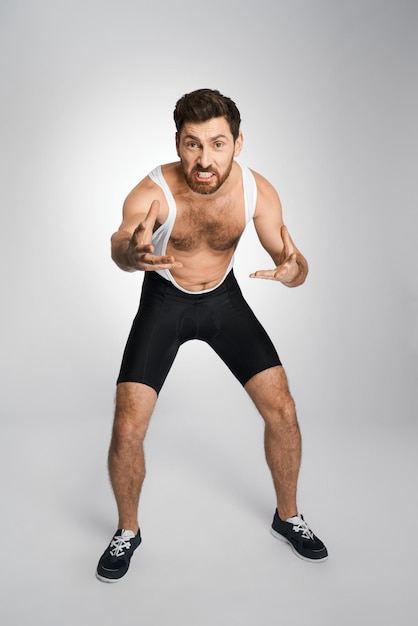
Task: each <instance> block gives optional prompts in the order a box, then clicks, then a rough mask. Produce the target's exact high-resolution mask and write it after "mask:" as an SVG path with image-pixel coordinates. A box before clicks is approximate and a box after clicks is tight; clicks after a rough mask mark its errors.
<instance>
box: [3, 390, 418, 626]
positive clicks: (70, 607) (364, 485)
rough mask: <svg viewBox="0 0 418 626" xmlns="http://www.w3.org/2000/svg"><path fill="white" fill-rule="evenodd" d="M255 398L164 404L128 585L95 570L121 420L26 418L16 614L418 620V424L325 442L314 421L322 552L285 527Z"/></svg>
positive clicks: (13, 585) (12, 544) (14, 529)
mask: <svg viewBox="0 0 418 626" xmlns="http://www.w3.org/2000/svg"><path fill="white" fill-rule="evenodd" d="M242 402H243V405H242V406H239V407H237V408H238V409H239V410H238V411H237V412H236V413H234V414H231V415H229V414H226V413H223V412H222V411H221V410H218V412H217V415H215V414H214V413H215V412H214V411H213V403H212V406H211V404H210V402H209V406H208V407H206V408H205V409H202V411H201V413H202V415H201V416H198V415H196V413H195V409H196V407H195V406H194V405H193V403H192V406H191V407H190V410H189V411H183V413H181V414H180V413H169V412H168V411H166V408H167V406H166V405H165V404H164V402H163V403H162V407H161V408H160V409H157V411H156V414H155V415H154V418H153V422H152V425H151V427H150V431H149V433H148V436H147V448H146V449H147V462H148V475H147V480H146V483H145V486H144V490H143V497H142V503H141V509H140V510H141V517H140V523H141V528H142V534H143V543H142V545H141V546H140V548H139V549H138V550H137V552H136V553H135V556H134V558H133V559H132V562H131V568H130V570H129V572H128V574H127V575H126V577H125V578H124V579H123V580H121V581H120V582H119V583H117V584H113V585H110V584H104V583H101V582H99V581H98V580H96V578H95V575H94V573H95V567H96V563H97V560H98V557H99V556H100V554H101V552H102V551H103V549H104V548H105V547H106V545H107V543H108V541H109V539H110V537H111V535H112V534H113V531H114V523H115V509H114V504H113V497H112V494H111V491H110V487H109V484H108V479H107V475H106V458H105V457H106V449H107V445H108V437H109V429H110V421H109V420H107V421H106V420H103V419H101V420H99V419H97V418H95V419H87V418H86V420H85V422H84V423H81V422H80V420H78V421H77V420H74V421H72V422H71V420H69V419H67V420H66V421H65V423H59V422H58V421H56V422H53V421H52V420H51V421H50V422H46V421H43V422H42V421H41V422H38V424H35V421H29V420H25V419H24V418H23V417H21V418H20V419H18V418H16V419H15V420H14V423H13V425H9V429H8V433H7V434H8V436H7V445H5V446H4V450H3V454H2V472H1V481H2V500H3V504H5V503H7V505H6V508H5V509H3V516H2V519H3V523H4V528H3V541H4V543H3V550H2V554H3V559H4V561H3V563H4V567H3V568H2V569H1V588H2V601H1V608H0V614H1V623H2V624H4V625H5V626H25V625H26V624H34V623H36V624H42V625H43V626H49V625H51V626H52V625H54V626H56V625H57V624H60V625H61V626H73V625H77V626H84V625H87V624H101V625H103V626H113V625H114V624H115V623H118V624H125V625H127V626H129V625H130V624H144V625H146V626H154V625H155V626H165V625H170V626H171V625H173V626H174V625H175V626H177V625H178V626H232V625H235V624H236V625H237V626H238V625H239V626H255V625H259V624H260V625H261V624H262V625H263V626H270V625H273V624H278V623H283V624H286V625H294V626H299V625H302V624H311V625H312V626H319V625H321V626H334V625H335V624H344V625H351V624H352V625H356V626H362V625H366V624H372V623H373V624H379V625H380V626H386V625H387V626H393V624H402V623H404V622H406V620H407V619H408V620H409V623H412V622H411V621H410V620H411V619H412V620H413V618H414V616H415V618H416V617H418V610H417V608H416V602H415V597H414V590H415V588H416V578H415V574H414V572H415V569H416V561H417V556H418V549H417V542H416V541H415V538H414V536H415V531H414V523H415V519H416V517H417V504H416V495H415V488H414V476H416V475H417V460H416V455H415V453H414V450H415V441H416V432H413V430H412V428H411V431H410V432H405V431H404V432H397V431H395V429H393V430H390V429H388V428H386V429H383V431H382V430H381V431H380V432H379V433H376V432H373V431H372V429H370V431H365V432H362V433H361V437H360V436H359V433H354V432H351V433H350V432H349V430H348V429H347V430H346V431H344V430H342V429H341V427H339V428H338V429H337V428H335V429H332V427H330V425H329V424H328V425H327V426H326V432H327V434H326V441H325V440H324V431H323V432H322V433H321V431H320V429H318V428H317V427H315V428H314V427H310V426H309V424H306V425H305V428H304V430H305V438H304V448H305V452H304V457H303V464H302V472H301V479H300V493H299V497H300V503H301V512H303V513H304V514H305V516H306V518H307V520H308V522H309V524H310V525H311V526H312V528H313V530H314V532H315V533H316V534H318V535H319V536H320V537H321V538H322V539H323V540H324V541H325V542H326V544H327V546H328V549H329V553H330V556H329V559H328V561H327V562H326V563H322V564H311V563H306V562H304V561H302V560H300V559H298V558H296V557H295V556H294V554H293V552H292V551H291V549H290V548H289V547H288V546H286V545H285V544H283V543H282V542H280V541H277V540H276V539H274V538H273V537H272V536H271V535H270V533H269V526H270V523H271V518H272V515H273V510H274V502H273V493H272V487H271V484H270V476H269V474H268V472H267V469H266V466H265V463H264V458H263V452H262V429H261V424H260V422H259V421H257V420H256V419H252V418H253V415H252V414H251V411H252V409H249V411H248V413H249V415H248V416H247V417H242V414H243V413H244V411H243V410H242V409H245V407H246V406H247V405H246V404H245V400H244V399H243V400H242ZM196 406H197V405H196ZM219 407H220V405H218V409H219ZM248 408H249V407H248ZM205 412H206V413H205ZM238 413H241V417H239V415H238ZM210 415H212V419H211V420H210V419H209V416H210ZM239 420H241V421H240V422H239ZM40 423H41V424H42V426H40V425H39V424H40ZM238 426H239V429H238ZM324 430H325V428H324ZM3 442H4V443H5V440H3ZM324 442H325V443H324Z"/></svg>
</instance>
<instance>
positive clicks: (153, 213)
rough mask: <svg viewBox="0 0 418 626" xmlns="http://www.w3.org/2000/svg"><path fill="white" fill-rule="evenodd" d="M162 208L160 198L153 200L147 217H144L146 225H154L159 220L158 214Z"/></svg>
mask: <svg viewBox="0 0 418 626" xmlns="http://www.w3.org/2000/svg"><path fill="white" fill-rule="evenodd" d="M159 210H160V203H159V201H158V200H153V201H152V202H151V206H150V208H149V211H148V213H147V216H146V218H145V219H144V223H146V225H147V226H148V225H149V224H151V225H152V226H154V224H155V222H156V220H157V216H158V211H159Z"/></svg>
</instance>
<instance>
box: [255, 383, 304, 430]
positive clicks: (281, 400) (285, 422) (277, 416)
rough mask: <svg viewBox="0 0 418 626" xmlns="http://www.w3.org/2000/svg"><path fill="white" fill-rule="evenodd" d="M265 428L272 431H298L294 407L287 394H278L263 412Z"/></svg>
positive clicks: (290, 397) (291, 399)
mask: <svg viewBox="0 0 418 626" xmlns="http://www.w3.org/2000/svg"><path fill="white" fill-rule="evenodd" d="M263 417H264V420H265V422H266V426H268V427H271V428H272V429H276V428H287V429H290V430H292V429H298V422H297V417H296V407H295V403H294V400H293V398H292V396H291V395H290V393H289V392H285V393H282V394H280V396H279V397H276V398H275V401H274V402H272V403H270V405H269V406H268V407H266V409H265V411H264V415H263Z"/></svg>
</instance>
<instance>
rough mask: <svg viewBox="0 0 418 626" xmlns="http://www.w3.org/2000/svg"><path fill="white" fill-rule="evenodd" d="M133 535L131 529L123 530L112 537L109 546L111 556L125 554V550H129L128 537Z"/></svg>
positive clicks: (130, 537) (131, 537)
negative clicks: (118, 534)
mask: <svg viewBox="0 0 418 626" xmlns="http://www.w3.org/2000/svg"><path fill="white" fill-rule="evenodd" d="M134 537H135V535H134V533H133V532H132V531H131V530H123V531H122V534H121V535H120V536H118V537H114V538H113V540H112V542H111V544H110V547H111V548H113V550H111V551H110V554H111V555H112V556H116V557H119V556H123V555H124V554H125V550H129V548H130V547H131V542H130V541H129V540H130V539H133V538H134Z"/></svg>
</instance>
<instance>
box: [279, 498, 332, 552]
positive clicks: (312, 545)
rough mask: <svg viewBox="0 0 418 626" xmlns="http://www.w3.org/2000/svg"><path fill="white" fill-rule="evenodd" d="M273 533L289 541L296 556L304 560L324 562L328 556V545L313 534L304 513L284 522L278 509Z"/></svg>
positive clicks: (282, 539)
mask: <svg viewBox="0 0 418 626" xmlns="http://www.w3.org/2000/svg"><path fill="white" fill-rule="evenodd" d="M271 534H272V535H273V536H274V537H276V538H277V539H280V540H281V541H285V542H286V543H288V544H289V545H290V547H291V548H292V550H293V552H294V553H295V554H296V556H298V557H299V558H301V559H303V560H304V561H316V562H323V561H326V559H327V558H328V551H327V549H326V547H325V546H324V544H323V543H322V541H321V540H320V539H318V537H316V536H315V535H314V534H313V532H312V531H311V529H310V528H309V526H308V524H307V523H306V522H305V520H304V519H303V516H302V515H295V517H291V518H289V520H287V521H286V522H284V521H283V520H281V519H280V517H279V514H278V512H277V509H276V512H275V514H274V519H273V524H272V526H271Z"/></svg>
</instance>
